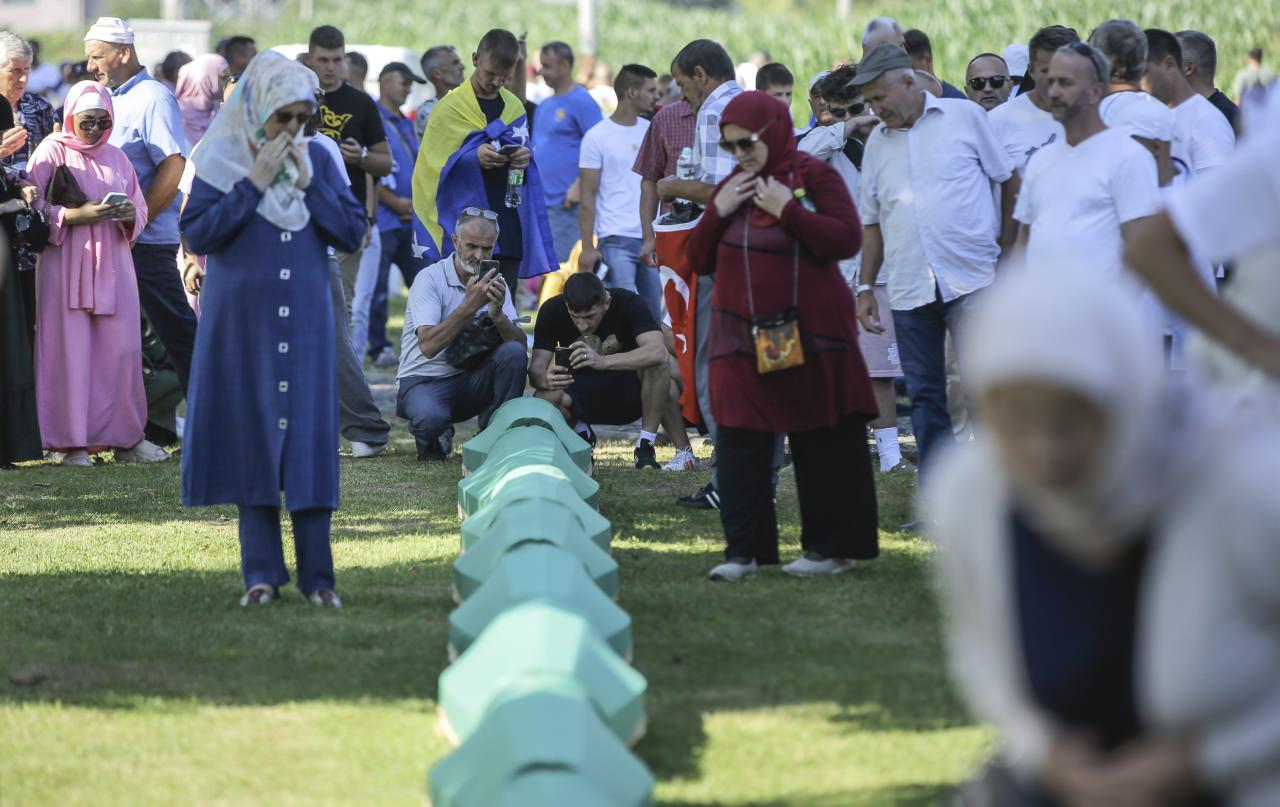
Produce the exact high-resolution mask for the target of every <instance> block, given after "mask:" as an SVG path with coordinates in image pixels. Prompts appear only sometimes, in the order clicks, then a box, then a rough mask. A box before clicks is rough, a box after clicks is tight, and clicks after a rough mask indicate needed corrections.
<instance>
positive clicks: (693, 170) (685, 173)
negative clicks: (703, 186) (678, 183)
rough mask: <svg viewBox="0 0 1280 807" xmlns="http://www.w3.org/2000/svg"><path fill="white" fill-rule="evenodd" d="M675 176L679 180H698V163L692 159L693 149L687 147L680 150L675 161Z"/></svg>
mask: <svg viewBox="0 0 1280 807" xmlns="http://www.w3.org/2000/svg"><path fill="white" fill-rule="evenodd" d="M676 176H677V177H678V178H680V179H697V178H698V162H697V160H695V159H693V149H691V148H689V147H688V146H685V147H684V148H682V149H680V159H679V160H677V161H676Z"/></svg>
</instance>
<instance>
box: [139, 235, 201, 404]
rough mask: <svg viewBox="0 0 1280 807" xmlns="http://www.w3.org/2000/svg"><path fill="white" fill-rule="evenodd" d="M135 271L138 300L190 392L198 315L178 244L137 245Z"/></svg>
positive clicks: (183, 390) (184, 387)
mask: <svg viewBox="0 0 1280 807" xmlns="http://www.w3.org/2000/svg"><path fill="white" fill-rule="evenodd" d="M133 271H134V272H135V273H136V274H137V276H138V298H139V300H140V302H141V303H142V310H143V311H145V312H146V314H147V319H149V320H151V325H152V327H153V328H155V329H156V335H158V336H159V337H160V341H161V342H163V343H164V349H165V350H166V351H168V353H169V359H170V361H172V362H173V367H174V369H175V370H177V371H178V380H179V381H180V382H181V383H182V394H183V395H186V393H187V379H188V378H190V376H191V356H192V354H193V353H194V352H195V348H196V315H195V312H193V311H192V310H191V306H190V305H188V304H187V294H186V291H185V290H184V289H183V288H182V275H181V274H180V273H179V271H178V245H177V244H137V245H135V246H134V248H133Z"/></svg>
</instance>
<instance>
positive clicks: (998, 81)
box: [969, 76, 1009, 90]
mask: <svg viewBox="0 0 1280 807" xmlns="http://www.w3.org/2000/svg"><path fill="white" fill-rule="evenodd" d="M1008 80H1009V77H1008V76H974V77H973V78H971V79H969V86H970V87H972V88H974V89H975V90H985V89H986V88H987V84H988V83H990V84H991V89H993V90H998V89H1000V88H1001V87H1003V86H1004V83H1005V82H1006V81H1008Z"/></svg>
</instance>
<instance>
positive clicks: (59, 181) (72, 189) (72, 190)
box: [44, 165, 89, 207]
mask: <svg viewBox="0 0 1280 807" xmlns="http://www.w3.org/2000/svg"><path fill="white" fill-rule="evenodd" d="M44 198H45V200H46V201H47V202H48V203H49V204H51V205H60V206H62V207H82V206H84V205H87V204H89V197H88V196H86V195H85V193H84V190H83V189H81V187H80V183H79V182H77V181H76V177H75V174H73V173H71V169H69V168H67V166H66V165H59V166H58V167H57V168H55V169H53V176H52V177H50V178H49V187H48V189H47V190H46V191H45V194H44Z"/></svg>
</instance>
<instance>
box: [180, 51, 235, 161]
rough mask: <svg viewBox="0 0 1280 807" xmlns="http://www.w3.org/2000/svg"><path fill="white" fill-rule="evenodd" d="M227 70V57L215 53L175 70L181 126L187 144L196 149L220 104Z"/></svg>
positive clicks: (198, 58)
mask: <svg viewBox="0 0 1280 807" xmlns="http://www.w3.org/2000/svg"><path fill="white" fill-rule="evenodd" d="M225 72H227V60H226V59H224V58H222V57H221V56H219V55H218V54H216V53H206V54H205V55H203V56H197V57H196V58H195V60H193V61H191V62H188V63H187V64H184V65H183V66H182V69H180V70H179V71H178V84H177V90H176V91H175V93H174V94H175V95H177V97H178V107H179V108H181V109H182V128H183V131H185V132H186V134H187V145H189V146H191V147H192V148H195V145H196V143H199V142H200V141H201V140H202V139H203V138H204V133H205V132H206V131H208V129H209V124H211V123H213V119H214V116H216V115H217V114H218V107H219V106H221V104H222V74H223V73H225Z"/></svg>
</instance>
